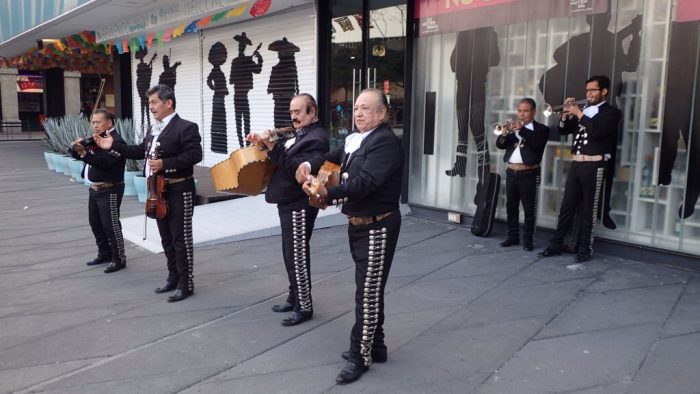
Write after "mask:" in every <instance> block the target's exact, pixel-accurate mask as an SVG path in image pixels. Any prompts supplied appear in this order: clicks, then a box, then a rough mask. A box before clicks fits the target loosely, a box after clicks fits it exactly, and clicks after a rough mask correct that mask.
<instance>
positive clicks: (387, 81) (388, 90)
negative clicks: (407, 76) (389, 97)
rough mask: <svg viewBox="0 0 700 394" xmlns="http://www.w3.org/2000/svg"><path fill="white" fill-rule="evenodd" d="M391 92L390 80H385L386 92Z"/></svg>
mask: <svg viewBox="0 0 700 394" xmlns="http://www.w3.org/2000/svg"><path fill="white" fill-rule="evenodd" d="M389 92H391V87H390V86H389V80H388V79H385V80H384V94H389Z"/></svg>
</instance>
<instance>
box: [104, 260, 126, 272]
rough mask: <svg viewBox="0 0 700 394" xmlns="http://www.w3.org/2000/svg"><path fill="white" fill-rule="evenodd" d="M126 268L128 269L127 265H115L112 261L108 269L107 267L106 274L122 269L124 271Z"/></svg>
mask: <svg viewBox="0 0 700 394" xmlns="http://www.w3.org/2000/svg"><path fill="white" fill-rule="evenodd" d="M124 268H126V264H122V263H115V262H114V261H112V262H111V263H109V265H108V266H107V267H105V274H109V273H112V272H117V271H119V270H120V269H124Z"/></svg>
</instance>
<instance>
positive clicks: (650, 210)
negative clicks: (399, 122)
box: [408, 0, 700, 255]
mask: <svg viewBox="0 0 700 394" xmlns="http://www.w3.org/2000/svg"><path fill="white" fill-rule="evenodd" d="M419 3H422V4H420V5H422V6H424V8H423V9H420V5H419V7H418V9H417V11H416V22H417V23H418V24H419V26H420V27H419V32H418V34H417V38H416V42H415V44H414V45H415V53H414V59H415V61H414V70H415V71H414V73H413V91H414V94H413V100H412V111H413V122H412V124H413V128H412V130H411V144H410V145H411V152H410V167H409V168H410V169H409V178H410V179H409V183H408V189H409V190H408V201H409V203H413V204H417V205H420V206H427V207H431V208H434V209H439V210H444V211H453V212H459V213H464V214H467V215H469V214H472V213H473V212H474V211H475V205H474V202H473V198H474V194H475V191H476V186H477V183H478V181H479V179H480V177H481V176H482V175H481V174H480V173H483V172H485V171H486V172H488V171H493V172H500V173H504V171H505V163H503V161H502V155H503V151H499V150H498V149H496V146H495V139H496V136H495V135H494V134H493V132H492V129H493V125H494V123H496V122H500V121H504V120H506V119H508V118H513V119H514V118H515V114H516V108H517V104H518V102H519V100H520V99H521V98H523V97H531V98H534V99H535V101H536V102H537V104H538V109H539V110H540V113H539V115H538V117H537V120H538V121H540V122H542V123H545V124H548V125H550V127H552V128H553V130H556V125H557V121H558V117H557V116H556V115H555V116H553V117H551V118H549V119H547V118H545V117H544V116H543V115H542V111H541V110H542V108H543V107H544V105H545V103H550V104H551V105H552V106H554V105H558V104H560V103H562V101H563V98H564V97H575V98H577V99H582V98H585V92H584V87H585V81H586V79H587V78H588V76H590V75H595V74H605V75H607V76H608V77H610V79H611V80H612V88H611V92H610V97H609V102H610V103H611V104H613V105H615V106H617V107H619V108H620V109H621V110H622V112H623V121H622V124H621V126H620V129H621V130H620V135H619V138H618V147H617V152H615V153H616V155H614V156H615V160H616V173H615V176H614V183H613V188H612V193H611V194H610V196H611V206H612V211H611V216H612V218H613V219H614V221H615V222H616V224H617V228H616V229H614V230H611V229H607V228H604V227H603V226H602V225H598V226H597V227H596V230H595V231H596V232H597V234H598V236H600V237H603V238H608V239H614V240H619V241H624V242H629V243H630V244H634V245H644V246H651V247H655V248H660V249H665V250H673V251H678V252H684V253H689V254H693V255H697V254H698V252H700V215H699V214H697V213H695V212H694V208H695V206H696V205H697V203H698V201H697V199H698V194H699V193H698V192H699V191H700V190H698V179H699V178H700V174H696V172H697V169H698V168H699V167H698V165H697V162H696V160H697V158H698V156H697V153H695V152H697V151H698V148H700V140H699V139H698V138H697V134H696V132H697V131H700V130H699V129H698V125H699V124H700V123H698V122H699V121H700V119H699V118H698V117H697V116H696V113H697V109H698V108H700V103H697V98H696V96H697V95H696V92H697V91H698V90H697V87H698V72H697V70H698V53H699V52H698V51H699V49H700V47H699V46H698V33H699V30H698V26H699V24H698V21H697V20H698V19H700V9H699V8H700V7H699V6H698V5H697V2H691V1H683V0H609V1H568V0H566V1H556V2H553V1H539V0H533V1H507V0H506V1H489V2H486V1H482V2H479V1H478V0H475V1H463V2H460V1H454V2H453V1H446V2H431V1H421V2H419ZM438 3H440V4H438ZM431 6H437V7H434V8H432V9H431ZM460 90H466V91H467V92H463V91H460ZM460 95H462V96H460ZM460 97H467V98H468V100H469V101H468V103H466V104H464V103H460V102H459V101H460ZM460 111H461V112H460ZM460 117H462V119H464V118H465V117H466V119H467V120H460ZM426 119H429V120H430V121H429V122H426ZM460 121H461V122H463V123H464V124H463V125H462V127H463V128H464V127H466V125H468V130H460V124H459V123H460ZM694 137H695V138H694ZM463 146H466V150H465V149H464V148H463ZM570 146H571V140H570V138H567V137H566V136H563V137H562V136H560V135H559V134H558V133H557V132H556V131H553V132H552V134H551V137H550V141H549V142H548V144H547V148H546V151H545V155H544V158H543V161H542V183H541V189H540V195H539V209H538V212H537V224H538V225H539V226H542V227H546V228H554V227H555V226H556V220H557V214H558V209H559V206H560V203H561V200H562V196H563V188H564V181H565V179H566V174H567V171H568V168H569V164H570V161H571V153H570V150H569V148H570ZM459 156H464V158H462V159H460V157H459ZM465 159H466V160H465ZM460 160H462V161H463V162H466V165H465V166H464V168H460V166H459V162H460ZM502 190H503V188H502ZM683 207H685V209H684V208H683ZM505 215H506V210H505V194H504V193H501V196H500V197H499V204H498V210H497V217H499V218H501V219H505ZM545 243H546V240H544V239H539V244H540V245H544V244H545Z"/></svg>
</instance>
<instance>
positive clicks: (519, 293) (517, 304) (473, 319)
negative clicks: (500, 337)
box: [433, 279, 588, 332]
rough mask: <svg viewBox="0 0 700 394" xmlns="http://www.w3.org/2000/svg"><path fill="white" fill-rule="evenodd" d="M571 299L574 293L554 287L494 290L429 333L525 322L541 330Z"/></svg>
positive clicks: (564, 287)
mask: <svg viewBox="0 0 700 394" xmlns="http://www.w3.org/2000/svg"><path fill="white" fill-rule="evenodd" d="M579 282H581V284H582V285H583V284H584V283H587V282H588V281H586V280H585V279H581V280H579ZM575 296H576V289H572V288H571V287H569V286H561V285H560V284H556V283H554V284H553V283H546V284H540V285H534V286H529V287H516V288H505V287H499V286H497V287H494V288H493V289H490V290H489V291H487V292H486V293H484V294H483V295H482V296H480V297H479V298H477V299H476V300H474V301H473V302H472V303H471V304H469V305H466V306H464V307H463V308H460V309H459V310H458V311H456V312H455V313H453V314H452V315H450V316H449V317H447V318H446V319H444V320H443V321H441V322H440V323H438V324H437V325H436V326H435V327H433V331H434V332H443V331H453V330H458V329H463V328H467V327H474V326H483V325H492V324H499V323H506V322H509V321H516V320H523V319H529V318H533V319H538V320H539V321H541V322H542V325H543V326H544V324H546V323H547V322H548V321H549V320H550V319H551V317H552V316H556V315H557V314H558V313H559V312H560V311H561V310H562V309H563V308H564V307H565V306H566V305H568V304H569V303H570V302H571V301H573V300H574V299H575Z"/></svg>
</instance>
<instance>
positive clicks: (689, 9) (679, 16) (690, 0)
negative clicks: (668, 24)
mask: <svg viewBox="0 0 700 394" xmlns="http://www.w3.org/2000/svg"><path fill="white" fill-rule="evenodd" d="M697 20H700V1H698V0H678V4H677V5H676V21H677V22H688V21H697Z"/></svg>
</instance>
